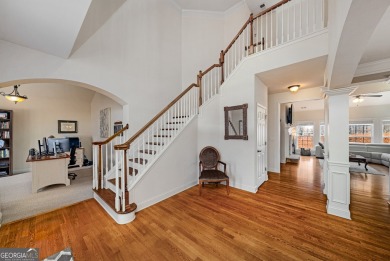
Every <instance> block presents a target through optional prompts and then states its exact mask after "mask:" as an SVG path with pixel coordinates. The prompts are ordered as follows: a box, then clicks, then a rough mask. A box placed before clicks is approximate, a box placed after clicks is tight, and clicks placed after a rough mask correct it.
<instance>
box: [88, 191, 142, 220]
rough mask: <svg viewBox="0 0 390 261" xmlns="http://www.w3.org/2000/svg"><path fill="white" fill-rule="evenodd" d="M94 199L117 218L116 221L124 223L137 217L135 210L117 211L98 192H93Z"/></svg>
mask: <svg viewBox="0 0 390 261" xmlns="http://www.w3.org/2000/svg"><path fill="white" fill-rule="evenodd" d="M93 197H94V199H96V201H97V202H98V203H99V204H100V205H101V206H102V207H103V208H104V210H105V211H106V212H107V213H108V214H109V215H110V216H111V217H112V218H113V219H114V220H115V222H116V223H118V224H120V225H123V224H127V223H130V222H132V221H133V220H134V219H135V211H133V212H130V213H128V214H118V213H116V212H115V211H114V210H113V209H112V208H111V207H110V206H109V205H107V203H106V202H105V201H104V200H103V199H102V198H100V196H99V195H98V194H96V193H95V192H94V193H93Z"/></svg>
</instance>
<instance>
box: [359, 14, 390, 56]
mask: <svg viewBox="0 0 390 261" xmlns="http://www.w3.org/2000/svg"><path fill="white" fill-rule="evenodd" d="M389 25H390V7H389V8H387V10H386V12H385V14H384V16H383V17H382V19H381V21H380V23H379V24H378V26H377V27H376V29H375V31H374V33H373V35H372V36H371V38H370V41H369V43H368V45H367V47H366V50H365V52H364V54H363V57H362V58H361V60H360V63H368V62H374V61H378V60H383V59H388V58H390V31H389Z"/></svg>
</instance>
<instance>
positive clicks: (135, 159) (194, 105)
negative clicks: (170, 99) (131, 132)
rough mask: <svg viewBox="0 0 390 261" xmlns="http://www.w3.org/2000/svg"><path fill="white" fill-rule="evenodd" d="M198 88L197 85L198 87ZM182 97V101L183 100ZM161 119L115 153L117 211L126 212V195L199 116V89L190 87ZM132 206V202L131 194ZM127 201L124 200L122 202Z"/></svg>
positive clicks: (153, 121)
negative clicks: (196, 116) (116, 162)
mask: <svg viewBox="0 0 390 261" xmlns="http://www.w3.org/2000/svg"><path fill="white" fill-rule="evenodd" d="M195 86H196V85H195ZM179 97H180V98H179ZM179 97H178V98H177V100H175V102H174V103H173V104H172V105H171V106H170V107H169V108H167V109H166V110H164V111H163V113H160V116H156V117H157V118H155V119H153V120H152V121H151V122H150V124H149V123H148V124H147V126H148V127H147V128H145V129H144V130H143V131H142V132H140V133H137V134H136V135H135V136H133V137H132V138H130V139H129V140H128V141H127V142H129V143H127V142H125V141H124V142H122V144H121V145H118V148H116V150H115V152H116V153H115V155H116V156H115V159H116V160H117V161H118V162H120V164H115V172H116V175H115V179H116V182H115V209H116V211H123V212H124V211H125V209H126V199H125V193H126V190H127V191H129V192H130V191H131V189H132V188H133V187H134V186H135V184H136V183H137V180H139V179H141V177H142V175H143V174H144V173H146V171H147V170H148V169H149V168H150V167H151V166H152V165H153V163H154V162H155V161H156V160H157V159H158V157H159V156H160V155H161V154H162V153H163V151H164V150H165V149H166V148H167V147H168V146H169V145H170V144H171V143H172V141H173V140H174V139H175V138H176V137H177V135H178V134H179V133H180V132H181V131H182V130H183V129H184V128H185V126H186V125H187V124H188V123H189V122H190V121H191V120H192V119H193V118H194V117H195V115H197V114H198V108H199V89H198V88H196V87H194V86H190V87H189V88H188V89H187V90H186V91H185V92H183V94H182V95H180V96H179ZM128 195H129V198H128V201H127V202H128V203H129V202H131V199H130V193H129V194H128ZM121 199H123V200H121Z"/></svg>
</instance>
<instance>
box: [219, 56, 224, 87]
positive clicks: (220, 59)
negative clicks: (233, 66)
mask: <svg viewBox="0 0 390 261" xmlns="http://www.w3.org/2000/svg"><path fill="white" fill-rule="evenodd" d="M224 63H225V53H224V52H223V50H222V51H221V53H220V54H219V65H220V66H221V85H222V83H223V82H224V81H225V79H224V77H225V76H224V72H223V64H224Z"/></svg>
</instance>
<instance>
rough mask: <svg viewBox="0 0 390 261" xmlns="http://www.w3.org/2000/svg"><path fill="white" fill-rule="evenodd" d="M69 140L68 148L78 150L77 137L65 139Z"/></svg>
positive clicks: (78, 142) (78, 141)
mask: <svg viewBox="0 0 390 261" xmlns="http://www.w3.org/2000/svg"><path fill="white" fill-rule="evenodd" d="M67 138H68V139H69V148H73V147H75V148H80V139H79V138H78V137H67Z"/></svg>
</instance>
